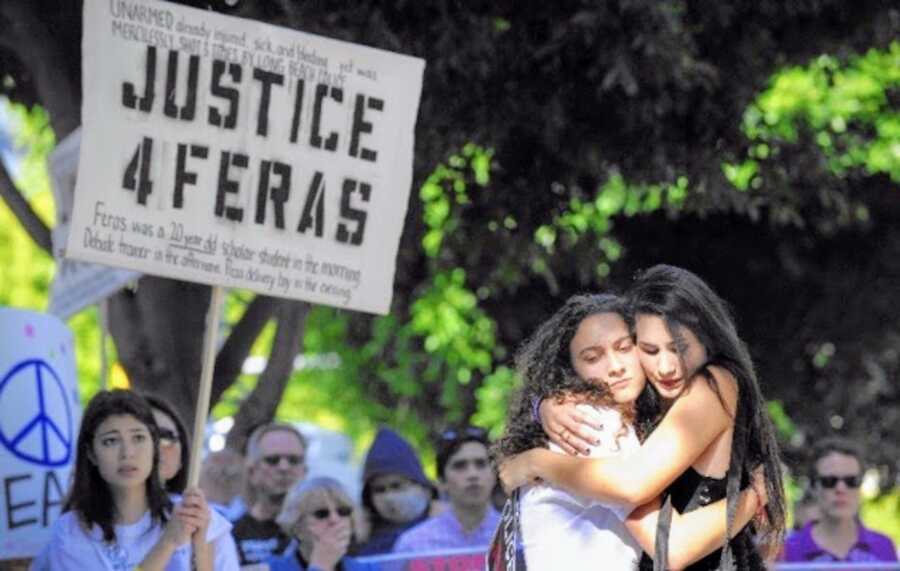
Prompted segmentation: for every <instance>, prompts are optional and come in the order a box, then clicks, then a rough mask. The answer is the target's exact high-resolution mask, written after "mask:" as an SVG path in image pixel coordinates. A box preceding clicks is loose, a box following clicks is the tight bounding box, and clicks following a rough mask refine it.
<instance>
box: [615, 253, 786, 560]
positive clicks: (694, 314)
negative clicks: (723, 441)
mask: <svg viewBox="0 0 900 571" xmlns="http://www.w3.org/2000/svg"><path fill="white" fill-rule="evenodd" d="M628 299H629V312H630V313H631V314H632V315H634V316H635V317H636V318H639V317H640V316H641V315H642V314H644V315H656V316H659V317H661V318H662V319H663V321H664V322H665V324H666V327H667V328H668V330H669V333H670V335H671V336H672V339H673V340H675V345H676V347H677V348H678V350H679V351H680V352H682V353H683V351H684V347H685V343H684V338H683V336H682V335H681V333H680V332H681V330H682V328H683V327H687V328H688V329H690V331H691V332H693V333H694V335H696V336H697V339H698V340H699V341H700V343H701V344H703V346H704V347H705V348H706V354H707V362H706V363H704V364H703V365H702V366H701V367H700V368H699V371H698V372H699V373H700V376H701V377H703V378H705V379H706V380H707V381H708V382H709V384H710V386H711V387H712V389H713V390H714V391H716V394H719V393H718V386H717V385H716V383H715V381H714V379H713V377H712V374H711V373H710V372H709V371H708V367H709V366H712V365H715V366H718V367H721V368H723V369H726V370H728V371H729V372H730V373H731V374H732V375H733V376H734V378H735V379H736V380H737V386H738V403H737V413H736V418H735V419H734V438H733V440H732V443H731V460H730V463H729V468H728V475H727V479H728V483H727V495H728V496H727V497H728V500H727V501H728V504H727V514H728V518H727V522H728V523H727V531H728V537H733V536H732V525H733V522H734V514H735V510H736V507H737V497H738V493H739V491H740V485H741V481H742V480H743V481H747V480H749V479H750V478H751V477H752V472H753V470H754V469H755V468H756V467H757V466H760V465H762V466H763V469H764V471H765V479H766V488H767V492H768V496H769V502H768V504H767V505H766V515H767V525H766V529H765V530H764V531H765V533H766V536H767V537H766V539H767V541H766V543H768V544H769V545H770V546H772V548H773V549H775V548H777V546H780V544H781V541H782V540H783V537H784V525H785V499H784V488H783V486H782V481H781V461H780V454H779V449H778V443H777V441H776V440H775V431H774V428H773V426H772V422H771V420H770V419H769V417H768V414H767V408H766V403H765V400H764V399H763V397H762V393H761V392H760V390H759V384H758V382H757V379H756V371H755V369H754V367H753V361H752V360H751V358H750V352H749V351H748V350H747V347H746V345H745V344H744V343H743V341H741V339H740V337H739V336H738V333H737V326H736V325H735V322H734V318H733V316H732V313H731V311H730V308H729V307H728V304H727V303H726V302H725V300H723V299H722V298H721V297H719V296H718V295H717V294H716V293H715V292H714V291H713V290H712V288H710V287H709V285H707V284H706V282H704V281H703V280H702V279H701V278H700V277H699V276H697V275H696V274H693V273H691V272H690V271H688V270H685V269H683V268H678V267H675V266H668V265H664V264H660V265H656V266H653V267H652V268H649V269H648V270H645V271H644V272H642V273H640V274H638V276H637V277H636V278H635V281H634V283H633V284H632V287H631V288H630V290H629V292H628ZM682 364H683V360H682ZM689 378H690V379H693V378H695V377H694V376H693V375H690V376H689ZM719 398H720V400H721V398H722V397H721V395H719ZM723 404H724V403H723ZM761 531H762V530H761ZM663 552H665V551H663ZM728 552H729V548H728V547H727V546H726V548H725V549H723V552H722V560H723V561H724V560H725V558H726V556H727V554H728Z"/></svg>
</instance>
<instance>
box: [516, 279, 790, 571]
mask: <svg viewBox="0 0 900 571" xmlns="http://www.w3.org/2000/svg"><path fill="white" fill-rule="evenodd" d="M629 300H630V303H629V305H630V312H631V314H632V315H634V319H635V333H636V342H637V349H638V355H639V357H640V360H641V364H642V367H643V370H644V371H645V372H646V374H647V376H648V377H649V380H650V382H651V384H652V385H653V387H654V388H655V389H656V390H657V391H658V393H659V395H660V397H661V398H662V401H661V402H662V404H663V411H662V412H663V416H662V418H661V419H660V420H659V422H658V425H657V426H656V428H655V429H654V430H653V431H652V433H651V434H650V435H649V436H647V438H646V440H645V441H644V443H643V445H642V447H641V448H640V449H639V450H638V451H636V452H634V453H632V454H629V455H627V458H625V457H610V458H598V459H593V458H580V457H572V456H563V455H560V454H553V453H550V452H549V451H547V450H543V449H535V450H531V451H528V452H525V453H523V454H521V455H519V456H517V457H515V458H512V459H510V460H508V461H507V462H505V463H504V464H503V466H502V467H501V479H502V480H503V481H504V485H505V486H506V487H507V489H513V488H516V487H518V486H521V485H523V484H525V483H527V482H530V481H533V480H534V479H536V478H541V479H544V480H547V481H549V482H551V483H553V484H554V485H557V486H559V487H561V488H563V489H566V490H571V491H573V492H574V493H577V494H581V495H584V496H587V497H591V498H595V499H600V500H605V501H620V502H626V503H631V504H643V503H646V502H651V501H653V499H654V498H655V497H657V496H659V495H660V494H664V498H665V502H664V508H663V509H662V511H661V513H660V516H659V524H658V525H659V532H658V533H657V544H656V548H655V550H654V552H655V553H656V554H658V555H657V557H656V558H655V560H654V562H653V563H654V564H655V565H656V566H657V568H668V567H669V561H668V560H667V557H671V556H673V554H672V552H671V551H670V550H669V549H668V546H667V544H666V542H667V537H668V534H669V518H670V517H671V508H672V507H674V508H675V509H676V510H677V511H678V512H680V513H687V512H689V511H692V510H694V509H696V508H698V507H700V506H703V505H708V504H709V503H711V502H714V501H717V500H720V499H722V498H726V500H727V536H728V537H729V538H731V540H730V541H729V542H728V543H727V544H726V545H725V547H724V549H722V550H721V551H718V552H715V553H712V554H710V555H708V556H707V557H705V558H703V559H702V560H701V561H699V562H697V563H696V564H694V565H691V566H690V567H689V569H692V570H693V569H717V568H721V569H734V568H737V569H763V568H764V565H765V564H764V563H763V559H762V557H761V555H760V552H759V549H758V545H759V544H763V547H768V548H769V554H770V555H774V553H775V552H776V551H777V548H778V546H779V545H780V542H781V540H782V537H783V534H784V493H783V489H782V483H781V471H780V463H779V454H778V447H777V444H776V442H775V438H774V431H773V429H772V426H771V422H770V421H769V419H768V418H767V416H766V408H765V403H764V401H763V399H762V396H761V394H760V391H759V388H758V385H757V380H756V374H755V371H754V369H753V365H752V362H751V360H750V357H749V353H748V351H747V349H746V347H745V346H744V344H743V343H742V342H741V340H740V338H739V337H738V335H737V330H736V327H735V325H734V321H733V319H732V317H731V315H730V313H729V311H728V308H727V306H726V304H725V302H724V301H723V300H722V299H721V298H720V297H719V296H718V295H716V294H715V292H713V291H712V289H711V288H710V287H709V286H708V285H707V284H706V283H704V282H703V280H701V279H700V278H699V277H697V276H696V275H694V274H693V273H691V272H689V271H687V270H684V269H681V268H676V267H673V266H665V265H660V266H655V267H653V268H651V269H649V270H647V271H646V272H644V273H643V274H641V275H640V276H639V277H638V278H637V279H636V281H635V283H634V284H633V286H632V288H631V291H630V293H629ZM541 411H542V414H543V415H544V416H546V417H547V419H546V421H545V424H544V426H546V429H547V435H548V436H549V437H550V438H551V440H553V441H554V442H558V443H560V444H562V445H564V446H565V447H568V448H572V442H573V440H574V436H573V435H574V434H576V431H577V430H579V428H578V427H577V426H576V424H577V423H573V422H572V419H573V418H576V417H583V415H581V414H580V413H578V411H577V410H575V408H574V406H573V405H572V404H566V403H564V402H563V403H557V402H556V400H555V399H545V400H544V401H543V403H542V404H541ZM655 420H656V419H651V423H653V422H655ZM754 470H760V471H761V472H762V474H763V476H764V478H763V479H764V481H765V487H766V495H767V497H768V503H767V505H766V507H765V515H766V517H765V518H764V521H760V522H758V523H760V524H761V525H760V527H757V526H747V527H746V528H744V529H743V530H741V531H740V532H737V531H736V530H738V529H740V526H738V525H735V513H736V510H737V507H738V500H739V497H740V494H739V491H740V489H741V487H742V486H744V485H746V484H747V483H748V482H749V480H750V478H751V477H752V473H753V471H754ZM763 528H765V529H764V530H763ZM762 531H765V534H764V537H763V536H762V535H763V534H762V533H761V532H762ZM649 564H650V562H649V561H644V562H642V567H646V566H648V565H649Z"/></svg>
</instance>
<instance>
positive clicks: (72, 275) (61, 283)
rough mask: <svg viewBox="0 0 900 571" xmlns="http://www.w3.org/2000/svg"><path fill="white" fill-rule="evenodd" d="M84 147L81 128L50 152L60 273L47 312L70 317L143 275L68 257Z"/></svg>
mask: <svg viewBox="0 0 900 571" xmlns="http://www.w3.org/2000/svg"><path fill="white" fill-rule="evenodd" d="M80 148H81V127H79V128H78V129H75V130H74V131H73V132H71V133H69V135H67V136H66V138H65V139H63V140H62V141H60V142H59V144H58V145H56V148H55V149H53V152H52V153H50V159H49V165H48V166H49V169H50V182H51V183H52V184H53V195H54V198H55V199H56V226H54V227H53V257H54V259H55V260H56V274H55V275H54V276H53V283H52V284H51V286H50V305H49V306H48V308H47V311H48V312H49V313H52V314H53V315H55V316H57V317H59V318H60V319H67V318H69V317H70V316H72V315H74V314H76V313H78V312H79V311H81V310H82V309H84V308H85V307H87V306H89V305H92V304H94V303H97V302H98V301H101V300H103V299H105V298H107V297H109V296H111V295H112V294H114V293H116V292H117V291H119V290H120V289H122V288H123V287H124V286H125V285H127V284H128V283H129V282H132V281H134V280H136V279H138V278H139V277H141V275H140V274H139V273H137V272H132V271H130V270H122V269H118V268H110V267H108V266H99V265H97V264H88V263H85V262H76V261H75V260H69V259H67V258H66V257H65V251H66V244H67V242H68V239H69V220H70V219H71V218H72V195H73V193H74V192H75V180H76V178H77V174H78V151H79V149H80Z"/></svg>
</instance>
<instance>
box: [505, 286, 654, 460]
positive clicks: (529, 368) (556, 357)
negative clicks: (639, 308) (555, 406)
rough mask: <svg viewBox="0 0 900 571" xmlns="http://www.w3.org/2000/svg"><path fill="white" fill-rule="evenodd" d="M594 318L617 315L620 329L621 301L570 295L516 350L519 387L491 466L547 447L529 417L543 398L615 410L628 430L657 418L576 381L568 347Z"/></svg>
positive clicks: (602, 296) (610, 297)
mask: <svg viewBox="0 0 900 571" xmlns="http://www.w3.org/2000/svg"><path fill="white" fill-rule="evenodd" d="M600 313H615V314H618V315H621V316H622V318H623V319H625V322H626V324H630V319H629V318H628V313H627V312H626V304H625V301H624V300H623V299H622V298H621V297H619V296H616V295H612V294H581V295H575V296H572V297H570V298H569V299H568V300H566V303H565V304H564V305H563V306H562V308H560V309H559V310H558V311H557V312H556V313H554V314H553V315H552V316H551V317H550V318H549V319H547V321H545V322H544V323H542V324H541V325H540V326H539V327H538V328H537V330H536V331H535V332H534V334H533V335H532V336H531V337H530V338H529V339H528V340H527V341H525V342H524V343H523V344H522V346H521V347H520V348H519V350H518V351H517V353H516V356H515V365H516V372H517V373H518V375H519V378H520V379H521V380H522V387H521V388H520V389H519V390H518V391H517V393H516V394H515V395H514V396H513V398H512V399H511V406H510V409H509V414H508V417H507V421H506V429H505V430H504V433H503V436H502V437H501V438H500V439H499V440H498V441H497V442H496V443H495V444H494V446H493V447H492V455H493V457H494V459H495V460H496V461H500V460H502V459H503V458H506V457H508V456H512V455H515V454H519V453H521V452H524V451H526V450H529V449H531V448H535V447H543V446H546V445H547V435H546V434H544V430H543V429H542V428H541V425H540V423H538V422H535V419H534V418H533V414H532V407H533V406H534V405H535V403H538V402H540V401H542V400H544V399H547V398H553V399H558V400H561V399H563V398H565V397H566V396H577V397H581V398H583V399H584V400H585V402H589V403H591V404H595V405H598V406H603V407H607V408H613V409H616V410H618V411H619V412H621V413H622V417H623V421H624V423H626V424H629V425H631V424H635V421H636V420H638V419H637V418H636V417H641V418H645V419H652V418H655V417H656V416H657V414H656V413H655V412H645V409H646V408H647V407H645V406H643V405H639V406H638V407H637V411H636V410H635V407H632V406H629V405H624V404H619V403H617V402H616V401H615V400H614V399H613V396H612V394H611V393H610V392H609V389H608V388H607V387H606V385H604V384H603V383H595V382H591V380H590V379H581V378H579V377H578V375H577V374H576V373H575V369H574V367H573V366H572V359H571V356H570V354H569V345H570V343H571V342H572V338H573V337H575V333H576V332H577V331H578V326H579V325H580V324H581V322H582V321H584V320H585V318H587V317H590V316H591V315H597V314H600ZM644 392H646V391H644ZM642 394H643V393H642ZM637 424H638V425H640V424H641V423H640V422H638V423H637Z"/></svg>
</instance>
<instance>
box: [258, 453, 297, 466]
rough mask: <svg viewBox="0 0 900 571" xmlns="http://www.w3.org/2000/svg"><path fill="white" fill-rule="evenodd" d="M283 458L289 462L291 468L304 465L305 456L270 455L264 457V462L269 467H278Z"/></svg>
mask: <svg viewBox="0 0 900 571" xmlns="http://www.w3.org/2000/svg"><path fill="white" fill-rule="evenodd" d="M282 458H284V459H285V460H287V463H288V464H290V465H291V466H299V465H300V464H302V463H303V456H301V455H299V454H269V455H268V456H263V462H265V463H266V464H268V465H269V466H277V465H279V464H281V459H282Z"/></svg>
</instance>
